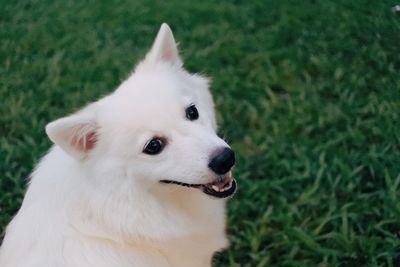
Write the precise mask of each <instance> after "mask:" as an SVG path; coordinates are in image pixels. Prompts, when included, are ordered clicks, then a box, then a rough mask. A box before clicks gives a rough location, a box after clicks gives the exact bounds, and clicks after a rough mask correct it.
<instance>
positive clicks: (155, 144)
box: [143, 138, 165, 155]
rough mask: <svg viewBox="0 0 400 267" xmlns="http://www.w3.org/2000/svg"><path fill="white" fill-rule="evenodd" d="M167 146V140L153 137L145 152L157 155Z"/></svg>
mask: <svg viewBox="0 0 400 267" xmlns="http://www.w3.org/2000/svg"><path fill="white" fill-rule="evenodd" d="M164 146H165V141H164V140H162V139H160V138H153V139H151V140H150V141H149V142H148V143H147V144H146V146H145V147H144V149H143V153H146V154H148V155H156V154H159V153H161V151H162V150H163V148H164Z"/></svg>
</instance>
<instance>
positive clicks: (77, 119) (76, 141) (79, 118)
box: [46, 112, 98, 160]
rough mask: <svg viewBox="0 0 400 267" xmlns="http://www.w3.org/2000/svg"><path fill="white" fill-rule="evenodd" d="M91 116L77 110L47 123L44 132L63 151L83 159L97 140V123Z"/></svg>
mask: <svg viewBox="0 0 400 267" xmlns="http://www.w3.org/2000/svg"><path fill="white" fill-rule="evenodd" d="M93 117H94V116H92V114H90V113H89V114H87V113H86V112H78V113H76V114H73V115H70V116H68V117H64V118H61V119H58V120H55V121H53V122H51V123H49V124H47V126H46V133H47V135H48V137H49V138H50V140H51V141H53V143H55V144H56V145H58V146H59V147H61V148H62V149H63V150H64V151H65V152H67V153H68V154H70V155H71V156H73V157H75V158H76V159H78V160H81V159H84V158H85V157H86V156H87V155H88V153H89V152H90V151H91V150H92V149H93V148H94V147H95V145H96V142H97V137H98V135H97V131H98V125H97V123H96V122H95V121H94V118H93Z"/></svg>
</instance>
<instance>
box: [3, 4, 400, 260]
mask: <svg viewBox="0 0 400 267" xmlns="http://www.w3.org/2000/svg"><path fill="white" fill-rule="evenodd" d="M75 2H76V3H72V2H71V1H50V0H40V1H38V0H32V1H26V0H21V1H6V0H0V99H1V105H0V232H1V231H3V229H4V227H5V225H6V224H7V223H8V222H9V220H10V218H11V216H12V215H13V214H15V212H16V211H17V210H18V208H19V206H20V204H21V201H22V199H23V194H24V191H25V188H26V182H27V180H26V178H27V177H28V175H29V173H30V172H31V170H32V168H33V166H34V164H35V162H37V160H38V159H39V158H40V157H41V156H42V155H43V154H44V153H45V152H46V150H47V149H48V148H49V147H50V142H49V141H48V139H47V138H46V135H45V132H44V126H45V124H46V123H47V122H49V121H51V120H53V119H55V118H58V117H61V116H63V115H66V114H68V113H70V112H72V111H74V110H76V109H77V108H79V107H81V106H82V105H84V104H85V103H87V102H89V101H93V100H96V99H97V98H99V97H100V96H102V95H104V94H107V93H108V92H111V91H112V90H113V89H114V88H115V87H116V86H117V85H118V84H119V83H120V82H121V81H122V80H123V79H124V78H125V77H126V76H127V75H128V74H129V72H130V71H131V70H132V68H133V66H134V64H135V62H137V60H138V59H140V58H141V57H142V56H143V55H144V53H145V52H146V50H147V49H148V48H149V46H150V44H151V42H152V39H153V38H154V36H155V34H156V32H157V30H158V28H159V26H160V24H161V22H164V21H165V22H168V23H169V24H170V26H171V27H172V29H173V30H174V32H175V37H176V39H177V40H178V41H179V42H180V44H181V45H180V47H181V50H182V52H183V58H184V59H185V62H186V66H187V68H188V69H189V70H191V71H195V72H203V73H207V74H208V75H209V76H211V77H212V78H213V85H212V91H213V94H214V97H215V101H216V105H217V109H218V120H219V124H220V126H221V134H222V135H224V136H226V137H227V139H228V140H229V141H230V143H231V144H232V146H233V148H234V149H235V150H236V152H237V155H238V156H237V157H238V159H237V162H238V163H237V167H236V169H235V176H236V177H237V180H238V182H239V191H238V193H237V194H236V196H235V197H234V198H233V199H232V200H231V201H230V202H229V213H228V219H229V225H228V232H229V234H230V240H231V247H230V248H229V249H228V250H227V251H225V252H223V253H221V254H219V255H218V256H217V257H216V258H215V264H214V266H221V267H222V266H232V267H233V266H251V267H253V266H255V267H261V266H320V267H322V266H324V267H328V266H349V267H353V266H354V267H356V266H400V124H399V123H400V117H399V116H400V14H395V13H394V12H393V11H392V9H391V8H392V6H394V5H395V4H396V1H383V0H382V1H361V0H354V1H346V0H338V1H333V0H332V1H328V0H326V1H317V0H314V1H312V0H308V1H290V0H284V1H272V0H268V1H264V0H257V1H244V0H238V1H233V0H232V1H218V2H217V1H211V0H205V1H198V2H196V3H195V2H189V1H188V2H184V1H180V0H171V1H153V0H150V1H122V0H107V1H106V0H104V1H75Z"/></svg>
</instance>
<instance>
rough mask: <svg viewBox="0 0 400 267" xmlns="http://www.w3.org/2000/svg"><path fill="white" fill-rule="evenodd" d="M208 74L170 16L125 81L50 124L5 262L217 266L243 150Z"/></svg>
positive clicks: (23, 266) (28, 266)
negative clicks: (237, 148)
mask: <svg viewBox="0 0 400 267" xmlns="http://www.w3.org/2000/svg"><path fill="white" fill-rule="evenodd" d="M208 83H209V82H208V80H207V79H206V78H204V77H202V76H199V75H191V74H189V73H188V72H186V71H185V70H184V69H183V68H182V62H181V60H180V58H179V55H178V50H177V47H176V43H175V40H174V37H173V35H172V32H171V30H170V28H169V27H168V26H167V25H166V24H163V25H162V26H161V28H160V31H159V33H158V35H157V37H156V39H155V41H154V44H153V47H152V49H151V50H150V52H149V53H148V54H147V56H146V57H145V59H144V60H143V61H142V62H141V63H139V65H138V66H137V67H136V69H135V71H134V73H133V74H132V75H131V76H130V77H129V78H128V79H127V80H126V81H124V82H123V83H122V84H121V85H120V86H119V87H118V88H117V90H116V91H115V92H114V93H112V94H110V95H108V96H106V97H104V98H102V99H100V100H99V101H97V102H95V103H92V104H90V105H88V106H87V107H85V108H84V109H82V110H80V111H79V112H77V113H75V114H72V115H70V116H68V117H64V118H61V119H58V120H56V121H54V122H52V123H50V124H48V125H47V127H46V132H47V134H48V136H49V138H50V139H51V140H52V141H53V142H54V143H55V145H54V146H53V148H52V149H51V150H50V152H49V153H48V154H47V155H46V156H45V157H44V158H43V159H42V160H41V162H40V164H39V165H38V166H37V168H36V170H35V171H34V172H33V174H32V179H31V183H30V186H29V188H28V191H27V193H26V196H25V199H24V201H23V204H22V207H21V209H20V211H19V212H18V214H17V215H16V217H15V218H14V219H13V221H12V222H11V223H10V225H9V226H8V227H7V231H6V235H5V238H4V242H3V245H2V247H1V249H0V266H1V267H66V266H68V267H87V266H94V267H113V266H118V267H134V266H135V267H147V266H149V267H158V266H174V267H175V266H180V267H196V266H199V267H200V266H201V267H204V266H210V265H211V260H212V256H213V254H214V253H215V252H216V251H218V250H221V249H222V248H224V247H226V246H227V239H226V236H225V226H224V224H225V223H224V221H225V214H224V213H225V209H224V208H225V200H224V199H226V197H229V196H231V195H232V194H233V193H234V192H235V189H236V182H235V180H233V179H232V176H231V168H232V166H233V165H234V163H235V156H234V153H233V152H232V150H231V149H230V148H229V146H228V145H227V144H226V143H225V142H224V141H223V140H222V139H220V138H219V137H218V136H217V135H216V133H215V131H216V122H215V116H214V110H213V101H212V97H211V95H210V93H209V90H208Z"/></svg>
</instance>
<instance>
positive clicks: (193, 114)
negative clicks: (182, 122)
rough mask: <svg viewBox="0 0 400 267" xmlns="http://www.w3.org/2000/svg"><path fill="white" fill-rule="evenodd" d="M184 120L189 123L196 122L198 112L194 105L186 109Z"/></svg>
mask: <svg viewBox="0 0 400 267" xmlns="http://www.w3.org/2000/svg"><path fill="white" fill-rule="evenodd" d="M186 118H188V120H191V121H194V120H197V119H198V118H199V112H198V111H197V108H196V106H195V105H191V106H189V107H188V108H187V109H186Z"/></svg>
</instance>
